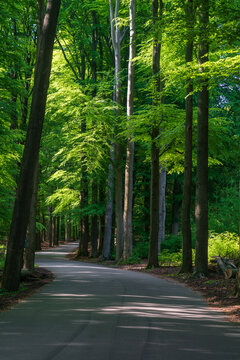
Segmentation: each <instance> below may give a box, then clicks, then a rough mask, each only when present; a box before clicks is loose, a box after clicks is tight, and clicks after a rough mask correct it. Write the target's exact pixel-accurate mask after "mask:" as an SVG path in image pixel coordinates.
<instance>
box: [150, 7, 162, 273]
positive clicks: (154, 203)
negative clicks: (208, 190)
mask: <svg viewBox="0 0 240 360" xmlns="http://www.w3.org/2000/svg"><path fill="white" fill-rule="evenodd" d="M162 9H163V3H162V1H161V0H160V3H159V6H158V0H152V22H153V57H152V75H153V102H152V104H153V107H154V106H157V105H158V103H159V100H160V74H159V72H160V52H161V43H160V42H159V20H160V19H161V17H162ZM158 14H159V15H158ZM158 136H159V125H158V123H157V122H156V121H155V119H153V125H152V133H151V141H152V144H151V194H150V238H149V253H148V264H147V267H158V266H159V264H158V233H159V147H158V145H157V144H156V139H157V138H158Z"/></svg>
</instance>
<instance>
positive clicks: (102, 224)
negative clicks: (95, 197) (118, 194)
mask: <svg viewBox="0 0 240 360" xmlns="http://www.w3.org/2000/svg"><path fill="white" fill-rule="evenodd" d="M99 203H100V206H102V205H103V204H104V203H105V184H104V182H103V181H101V182H100V184H99ZM104 227H105V217H104V215H102V214H101V215H99V231H98V233H99V243H98V255H99V256H100V255H101V254H102V251H103V242H104Z"/></svg>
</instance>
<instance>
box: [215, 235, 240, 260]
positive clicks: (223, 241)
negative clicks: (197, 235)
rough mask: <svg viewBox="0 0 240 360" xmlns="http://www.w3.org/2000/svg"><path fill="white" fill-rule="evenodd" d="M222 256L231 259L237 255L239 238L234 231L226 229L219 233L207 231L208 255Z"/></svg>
mask: <svg viewBox="0 0 240 360" xmlns="http://www.w3.org/2000/svg"><path fill="white" fill-rule="evenodd" d="M212 256H222V257H227V258H231V259H236V258H238V257H239V238H238V235H237V234H235V233H230V232H228V231H226V232H223V233H221V234H216V233H214V232H210V233H209V238H208V257H209V260H210V259H211V257H212Z"/></svg>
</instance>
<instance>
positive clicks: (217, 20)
mask: <svg viewBox="0 0 240 360" xmlns="http://www.w3.org/2000/svg"><path fill="white" fill-rule="evenodd" d="M0 3H1V2H0ZM50 3H53V4H54V6H57V7H58V6H59V4H60V2H58V1H56V0H54V1H52V2H49V3H48V6H50ZM136 5H137V6H136ZM239 6H240V3H239V1H225V2H222V1H221V0H218V1H215V2H211V1H210V2H208V1H200V0H196V1H195V0H186V1H185V0H174V1H170V2H169V1H168V2H166V1H163V0H153V1H152V6H150V4H149V2H148V1H142V2H141V4H136V3H135V1H134V0H130V1H123V0H122V1H120V0H115V1H113V0H110V1H109V3H107V2H105V1H102V0H95V1H80V2H79V1H75V0H71V1H70V0H68V1H67V0H66V1H62V5H61V11H60V15H59V21H58V27H57V35H56V40H55V48H54V52H53V65H52V73H51V81H50V88H49V91H48V100H47V106H46V113H45V105H44V104H45V97H46V91H47V87H48V85H47V83H48V80H47V77H48V76H49V69H50V62H51V51H49V49H48V48H47V47H45V48H44V49H45V50H46V51H47V54H48V56H49V57H48V59H45V58H44V49H42V50H41V44H43V43H44V40H42V38H44V32H43V31H42V29H43V28H44V22H43V20H42V19H43V18H44V13H45V7H44V1H40V0H39V1H38V9H36V8H35V2H32V1H30V0H24V2H23V3H22V4H21V5H16V4H14V3H12V2H9V4H8V5H5V6H4V7H3V4H2V5H1V8H3V9H4V13H3V15H2V16H3V18H2V20H4V19H5V20H4V21H3V22H2V25H1V38H0V45H1V49H2V51H1V53H0V63H1V73H0V76H1V78H2V79H3V86H2V94H3V96H2V100H1V109H3V110H1V130H0V131H1V134H0V136H1V137H2V139H3V140H4V141H3V142H1V144H4V145H0V160H1V162H2V163H3V168H2V170H1V171H0V176H1V182H0V195H1V199H0V201H1V203H2V205H3V206H2V207H1V208H2V209H3V211H2V213H1V214H0V218H1V220H0V221H1V222H0V230H1V232H2V236H3V235H4V233H6V232H7V231H8V226H9V224H10V219H11V213H12V208H13V200H14V197H15V196H14V192H15V187H16V183H18V191H17V194H18V195H17V197H16V200H15V210H14V212H13V218H12V225H11V231H10V236H9V241H8V255H7V261H6V266H5V272H4V283H3V286H4V287H6V288H8V289H13V288H14V289H16V288H17V287H18V284H19V275H20V270H21V263H22V260H21V257H22V252H23V248H24V240H25V238H26V235H25V234H26V231H27V226H28V228H29V234H28V235H27V238H28V249H27V252H28V253H29V262H28V267H29V268H31V269H32V268H33V264H34V256H33V254H34V248H35V243H36V239H35V238H36V236H35V234H36V229H35V226H36V224H37V230H38V234H40V233H42V235H43V236H45V235H46V233H47V235H48V240H49V243H50V245H52V244H53V242H54V241H55V243H57V242H58V239H59V238H60V237H61V235H62V236H63V231H64V228H65V232H66V238H74V239H79V251H78V253H79V255H80V256H88V255H89V243H90V244H91V248H90V251H91V253H90V254H91V256H93V257H96V256H99V255H101V256H102V257H103V258H105V259H108V258H110V256H112V253H113V252H114V253H115V258H116V260H117V261H119V260H121V259H123V260H124V261H127V260H128V259H129V258H130V257H131V256H132V253H133V251H134V246H135V244H136V243H139V241H142V242H148V241H149V253H148V266H149V267H152V266H158V253H159V251H160V248H161V242H162V241H163V240H164V239H165V233H169V232H173V233H174V234H177V233H178V232H179V231H181V229H180V227H179V225H181V226H182V231H181V233H182V239H183V262H182V269H181V270H182V271H183V272H190V271H191V270H192V232H193V233H195V231H194V230H193V229H194V226H193V224H194V222H195V221H194V207H195V204H196V207H195V218H196V264H195V273H196V275H197V276H199V275H207V241H208V228H209V227H208V217H209V225H210V228H211V229H212V230H215V231H222V230H230V231H235V232H236V231H237V226H238V224H239V216H238V210H237V206H238V192H237V190H238V188H237V183H238V178H239V177H238V171H239V152H238V149H239V122H238V108H239V105H238V104H239V102H238V97H239V95H238V83H239V78H238V71H239V54H238V52H237V47H238V41H239V39H238V30H239V29H238V27H239V24H238V16H239V11H240V9H239ZM19 7H21V11H19ZM47 9H48V8H47ZM37 13H38V21H37V17H36V14H37ZM48 13H49V10H46V14H47V15H48ZM53 13H54V14H55V17H54V19H55V20H54V21H56V18H57V13H58V11H57V8H54V10H53ZM6 19H7V20H6ZM37 24H38V26H37ZM45 25H46V24H45ZM51 34H54V31H52V32H51ZM45 36H46V35H45ZM46 39H47V40H46V41H50V37H49V35H47V37H46ZM37 44H38V45H37ZM51 44H52V43H51ZM42 46H43V45H42ZM44 46H45V45H44ZM47 46H48V45H47ZM49 46H52V45H49ZM13 49H14V51H13ZM36 54H37V58H38V61H37V62H36V64H35V59H36ZM6 55H8V59H9V61H6ZM41 57H43V65H42V68H41V67H40V63H41V60H40V59H41ZM34 64H35V71H33V70H34ZM46 70H47V71H46ZM33 73H35V78H34V87H33ZM41 76H43V77H44V76H46V78H44V79H45V80H43V82H42V80H41V79H40V78H41ZM38 81H39V83H40V84H41V85H39V86H43V87H44V91H42V90H41V88H38ZM32 88H33V91H32ZM36 89H38V91H40V93H41V94H42V95H43V93H44V96H45V97H43V98H42V100H41V97H40V96H39V95H38V94H37V93H36V92H37V90H36ZM40 100H41V104H40V105H39V103H38V101H40ZM30 103H31V104H32V105H31V112H30ZM39 106H40V108H41V111H39ZM44 113H45V124H44V127H43V134H42V140H41V147H40V153H39V161H38V152H39V151H38V146H39V144H40V137H41V124H42V120H43V115H44ZM40 118H41V119H40ZM27 124H28V135H27V138H26V141H25V132H26V127H27ZM31 124H33V125H31ZM31 126H33V128H31ZM31 129H32V130H31ZM33 131H36V134H33ZM184 134H185V135H184ZM36 139H38V140H36ZM184 139H185V140H184ZM24 143H25V150H24V154H25V155H24V157H23V160H22V161H21V172H20V175H19V163H20V159H21V154H22V149H23V144H24ZM229 148H231V151H229ZM26 154H28V155H29V156H30V157H29V159H30V160H29V163H28V162H26V160H25V159H26V156H27V155H26ZM150 164H151V166H150ZM220 173H221V176H219V174H220ZM34 174H35V175H34ZM183 174H184V176H183ZM229 174H230V175H231V176H230V177H229ZM37 184H38V186H37ZM195 184H196V195H195ZM209 186H210V191H208V187H209ZM37 187H38V200H37V197H36V194H37ZM25 188H26V190H24V189H25ZM33 189H34V190H33ZM24 191H26V193H25V192H24ZM208 193H209V199H208ZM226 194H228V196H227V197H226ZM32 195H33V196H32ZM21 196H22V200H20V199H21ZM224 201H225V203H224ZM208 202H209V206H210V214H209V215H210V216H208ZM181 204H182V220H180V212H181ZM30 207H31V210H30ZM234 207H235V208H236V210H235V208H234ZM226 212H227V213H229V212H230V216H229V217H230V219H231V222H230V221H229V219H227V215H226ZM29 214H31V216H30V218H29ZM16 219H17V220H16ZM216 219H217V220H218V221H219V222H218V224H217V221H216ZM36 220H37V221H36ZM31 224H32V225H31ZM223 224H225V225H223ZM221 226H222V228H221ZM165 227H166V230H165ZM54 236H55V237H54ZM16 264H17V265H16Z"/></svg>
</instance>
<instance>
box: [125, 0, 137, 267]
mask: <svg viewBox="0 0 240 360" xmlns="http://www.w3.org/2000/svg"><path fill="white" fill-rule="evenodd" d="M135 17H136V1H135V0H130V6H129V19H130V44H129V62H128V87H127V118H128V127H129V128H130V127H131V116H132V115H133V108H134V78H135V64H134V58H135V56H136V21H135ZM133 163H134V141H133V140H132V138H131V137H130V138H128V140H127V158H126V166H125V196H124V213H123V219H124V252H123V259H124V260H127V259H128V258H129V257H130V256H131V255H132V242H133V239H132V235H133V234H132V208H133Z"/></svg>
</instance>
